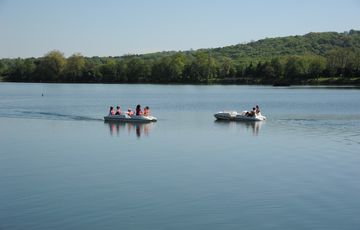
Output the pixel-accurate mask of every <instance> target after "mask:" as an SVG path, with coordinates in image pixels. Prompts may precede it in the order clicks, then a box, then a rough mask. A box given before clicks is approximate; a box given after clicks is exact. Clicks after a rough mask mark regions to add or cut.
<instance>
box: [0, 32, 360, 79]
mask: <svg viewBox="0 0 360 230" xmlns="http://www.w3.org/2000/svg"><path fill="white" fill-rule="evenodd" d="M0 76H1V77H2V79H3V80H4V81H12V82H69V83H84V82H87V83H192V84H214V83H220V84H226V83H231V84H352V85H359V84H360V31H355V30H350V31H349V32H344V33H336V32H322V33H308V34H306V35H303V36H288V37H279V38H266V39H262V40H259V41H254V42H249V43H246V44H238V45H233V46H227V47H222V48H214V49H199V50H195V51H193V50H191V51H178V52H175V51H170V52H159V53H151V54H144V55H124V56H118V57H84V56H82V55H81V54H79V53H75V54H73V55H71V56H70V57H68V58H65V57H64V54H63V53H61V52H60V51H58V50H54V51H50V52H49V53H47V54H45V55H44V56H43V57H39V58H25V59H23V58H16V59H0Z"/></svg>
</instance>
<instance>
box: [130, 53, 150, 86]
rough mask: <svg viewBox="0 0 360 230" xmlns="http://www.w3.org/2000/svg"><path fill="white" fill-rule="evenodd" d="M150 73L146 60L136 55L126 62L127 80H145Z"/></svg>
mask: <svg viewBox="0 0 360 230" xmlns="http://www.w3.org/2000/svg"><path fill="white" fill-rule="evenodd" d="M150 74H151V67H150V65H149V63H148V62H145V61H144V60H143V59H141V58H138V57H133V58H131V59H130V61H129V62H128V81H129V82H146V81H147V80H148V79H149V76H150Z"/></svg>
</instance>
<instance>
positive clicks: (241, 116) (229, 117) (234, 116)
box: [214, 111, 266, 121]
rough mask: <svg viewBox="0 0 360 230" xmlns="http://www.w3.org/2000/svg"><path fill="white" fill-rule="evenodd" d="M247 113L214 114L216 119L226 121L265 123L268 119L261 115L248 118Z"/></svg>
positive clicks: (227, 112)
mask: <svg viewBox="0 0 360 230" xmlns="http://www.w3.org/2000/svg"><path fill="white" fill-rule="evenodd" d="M246 112H247V111H243V112H241V113H238V112H236V111H220V112H217V113H215V114H214V116H215V118H216V119H218V120H224V121H264V120H266V117H265V116H263V115H261V113H258V114H255V115H254V116H247V115H246Z"/></svg>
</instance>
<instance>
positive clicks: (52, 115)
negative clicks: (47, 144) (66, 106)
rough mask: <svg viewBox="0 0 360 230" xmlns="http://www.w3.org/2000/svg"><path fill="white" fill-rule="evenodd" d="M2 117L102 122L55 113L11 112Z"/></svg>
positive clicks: (98, 119) (85, 117)
mask: <svg viewBox="0 0 360 230" xmlns="http://www.w3.org/2000/svg"><path fill="white" fill-rule="evenodd" d="M1 116H2V117H8V118H28V119H45V120H73V121H103V119H101V118H95V117H90V116H82V115H75V114H63V113H56V112H43V111H24V110H20V111H13V113H8V114H1Z"/></svg>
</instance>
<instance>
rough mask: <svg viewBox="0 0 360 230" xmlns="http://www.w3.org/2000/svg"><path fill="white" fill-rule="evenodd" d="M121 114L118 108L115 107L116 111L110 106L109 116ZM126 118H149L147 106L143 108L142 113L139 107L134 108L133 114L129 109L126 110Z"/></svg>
mask: <svg viewBox="0 0 360 230" xmlns="http://www.w3.org/2000/svg"><path fill="white" fill-rule="evenodd" d="M121 114H123V113H122V112H121V109H120V106H116V110H115V109H114V107H113V106H110V111H109V116H114V115H121ZM124 114H126V115H128V116H130V117H131V116H134V115H136V116H149V115H150V108H149V106H145V108H144V110H143V111H142V110H141V105H137V106H136V109H135V112H134V111H132V109H131V108H128V110H127V111H126V112H125V113H124Z"/></svg>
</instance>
